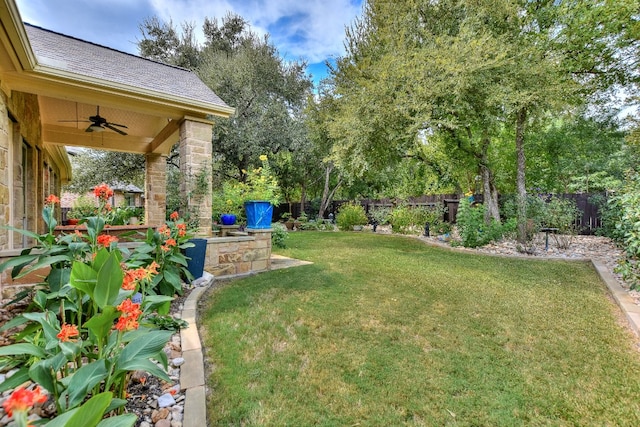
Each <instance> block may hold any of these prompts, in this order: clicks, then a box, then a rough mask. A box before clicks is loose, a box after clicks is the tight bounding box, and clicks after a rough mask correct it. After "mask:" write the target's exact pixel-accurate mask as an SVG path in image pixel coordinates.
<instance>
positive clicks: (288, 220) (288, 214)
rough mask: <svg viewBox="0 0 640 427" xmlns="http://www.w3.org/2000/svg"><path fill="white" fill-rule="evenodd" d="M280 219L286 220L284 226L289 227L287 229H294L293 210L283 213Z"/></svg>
mask: <svg viewBox="0 0 640 427" xmlns="http://www.w3.org/2000/svg"><path fill="white" fill-rule="evenodd" d="M280 219H281V220H282V222H284V226H285V227H286V228H287V230H293V224H294V221H293V218H291V212H285V213H283V214H282V215H280Z"/></svg>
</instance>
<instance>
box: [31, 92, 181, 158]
mask: <svg viewBox="0 0 640 427" xmlns="http://www.w3.org/2000/svg"><path fill="white" fill-rule="evenodd" d="M38 100H39V106H40V116H41V121H42V139H43V141H44V142H46V143H49V144H61V145H67V146H81V147H90V148H96V149H102V150H112V151H121V152H130V153H142V154H144V153H168V152H169V150H170V149H171V146H172V145H173V144H174V143H175V142H177V141H178V134H177V133H178V130H179V126H180V123H181V122H182V121H183V119H182V118H179V117H173V118H172V117H168V116H167V115H165V116H159V115H153V114H149V113H147V114H145V113H142V112H139V111H134V110H131V109H127V108H126V106H112V105H111V104H109V103H108V102H107V101H105V103H104V104H102V103H101V104H97V103H84V102H79V101H74V100H67V99H60V98H52V97H49V96H43V95H41V96H39V97H38ZM98 106H99V107H100V116H101V117H103V118H105V119H106V120H107V121H108V122H110V123H117V124H121V125H125V126H126V128H119V127H118V129H121V130H122V131H124V132H126V133H127V135H120V134H118V133H116V132H114V131H112V130H110V129H105V130H104V131H102V132H87V131H86V129H87V128H88V127H89V125H90V124H91V122H90V121H89V117H90V116H95V115H96V111H97V107H98Z"/></svg>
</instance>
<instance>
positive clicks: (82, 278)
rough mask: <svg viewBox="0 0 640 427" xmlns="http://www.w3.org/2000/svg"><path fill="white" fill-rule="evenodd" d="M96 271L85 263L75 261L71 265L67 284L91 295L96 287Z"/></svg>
mask: <svg viewBox="0 0 640 427" xmlns="http://www.w3.org/2000/svg"><path fill="white" fill-rule="evenodd" d="M97 279H98V273H97V272H96V271H95V270H94V269H93V268H91V266H88V265H87V264H85V263H82V262H80V261H76V262H74V263H73V266H72V267H71V277H70V280H69V284H70V285H71V286H73V287H74V288H76V289H78V290H79V291H81V292H84V293H85V294H87V295H89V296H90V297H93V290H94V289H95V287H96V281H97Z"/></svg>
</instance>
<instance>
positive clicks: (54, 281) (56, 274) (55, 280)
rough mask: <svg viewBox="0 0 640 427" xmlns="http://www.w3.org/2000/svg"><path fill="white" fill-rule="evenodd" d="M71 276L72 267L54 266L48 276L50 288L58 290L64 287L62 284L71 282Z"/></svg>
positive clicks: (53, 290)
mask: <svg viewBox="0 0 640 427" xmlns="http://www.w3.org/2000/svg"><path fill="white" fill-rule="evenodd" d="M70 277H71V269H70V268H53V269H51V272H49V275H48V276H47V283H48V284H49V289H51V291H52V292H57V291H59V290H60V288H62V286H64V285H66V284H67V283H69V278H70Z"/></svg>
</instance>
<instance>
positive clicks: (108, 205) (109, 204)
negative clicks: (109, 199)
mask: <svg viewBox="0 0 640 427" xmlns="http://www.w3.org/2000/svg"><path fill="white" fill-rule="evenodd" d="M104 208H105V209H106V210H107V211H110V210H111V209H112V208H111V203H107V204H106V205H104Z"/></svg>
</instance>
